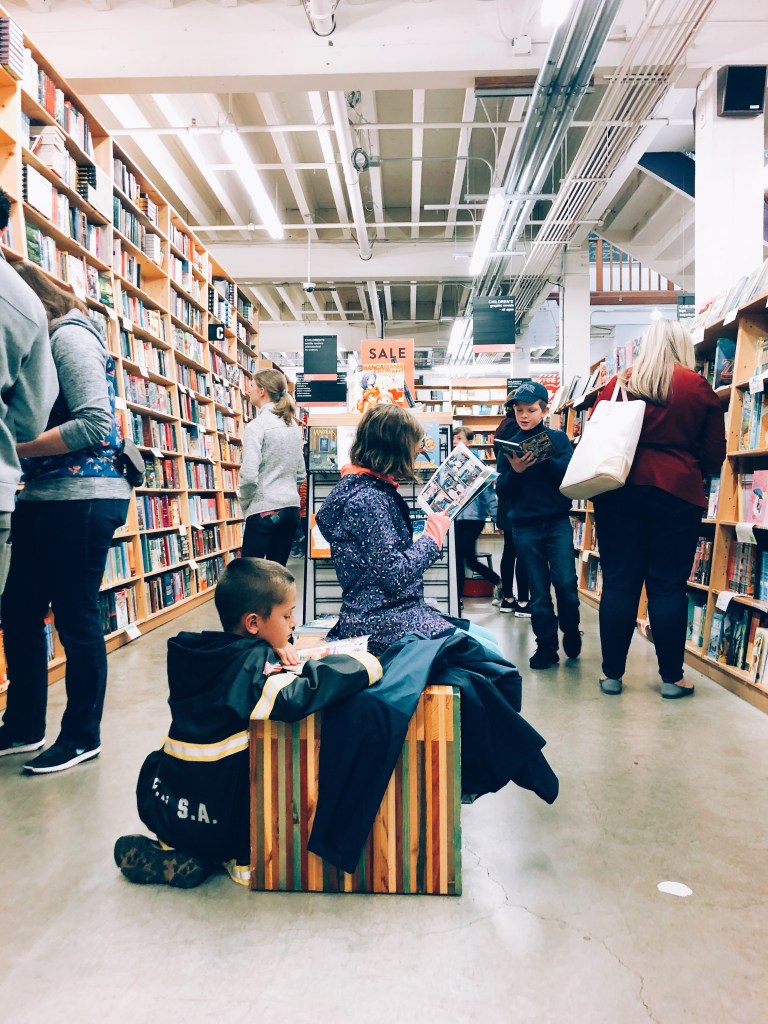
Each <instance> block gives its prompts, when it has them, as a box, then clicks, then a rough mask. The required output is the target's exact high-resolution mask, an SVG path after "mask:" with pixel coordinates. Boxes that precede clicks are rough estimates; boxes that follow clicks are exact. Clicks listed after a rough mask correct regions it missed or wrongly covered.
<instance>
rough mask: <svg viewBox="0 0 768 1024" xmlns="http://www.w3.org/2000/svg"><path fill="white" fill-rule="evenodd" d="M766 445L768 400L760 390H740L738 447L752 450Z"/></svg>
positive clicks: (767, 435) (767, 438)
mask: <svg viewBox="0 0 768 1024" xmlns="http://www.w3.org/2000/svg"><path fill="white" fill-rule="evenodd" d="M767 446H768V401H766V400H765V394H764V392H762V391H756V392H755V393H754V394H753V393H752V392H751V391H749V390H746V391H743V392H742V406H741V425H740V428H739V448H740V449H741V450H742V451H754V450H755V449H756V448H765V447H767Z"/></svg>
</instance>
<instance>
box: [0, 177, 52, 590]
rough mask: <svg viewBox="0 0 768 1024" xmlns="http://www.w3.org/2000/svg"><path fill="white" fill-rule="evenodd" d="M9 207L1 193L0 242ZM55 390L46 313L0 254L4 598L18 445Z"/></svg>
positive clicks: (37, 427) (0, 559) (0, 564)
mask: <svg viewBox="0 0 768 1024" xmlns="http://www.w3.org/2000/svg"><path fill="white" fill-rule="evenodd" d="M10 207H11V204H10V200H9V198H8V196H7V195H6V194H5V192H3V190H2V189H0V238H1V237H2V235H3V232H4V231H5V229H6V228H7V226H8V218H9V213H10ZM56 390H57V383H56V370H55V368H54V365H53V360H52V358H51V346H50V342H49V340H48V321H47V319H46V316H45V310H44V309H43V307H42V305H41V303H40V300H39V299H38V298H37V296H36V295H35V294H34V292H33V291H32V290H31V289H30V288H29V287H28V286H27V285H26V284H24V282H23V281H22V280H21V278H20V277H19V275H18V274H16V273H15V272H14V271H13V270H12V269H11V268H10V266H9V265H8V263H7V262H6V259H5V256H4V255H3V250H2V249H0V594H1V593H2V592H3V587H4V586H5V580H6V578H7V576H8V567H9V565H10V561H11V547H10V545H11V512H12V511H13V506H14V503H15V500H16V490H17V488H18V486H19V481H20V479H21V468H20V466H19V457H18V455H17V454H16V442H17V441H31V440H32V439H33V438H35V437H37V435H38V434H39V433H40V432H41V431H42V430H44V429H45V424H46V422H47V420H48V413H49V412H50V411H51V406H52V405H53V400H54V398H55V397H56Z"/></svg>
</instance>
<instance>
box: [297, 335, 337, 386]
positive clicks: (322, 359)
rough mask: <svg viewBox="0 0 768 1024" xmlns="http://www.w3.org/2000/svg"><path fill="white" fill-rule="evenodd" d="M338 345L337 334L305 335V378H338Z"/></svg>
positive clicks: (309, 379) (311, 379) (308, 379)
mask: <svg viewBox="0 0 768 1024" xmlns="http://www.w3.org/2000/svg"><path fill="white" fill-rule="evenodd" d="M337 362H338V345H337V337H336V335H335V334H305V335H304V380H306V381H313V380H333V381H335V380H336V364H337Z"/></svg>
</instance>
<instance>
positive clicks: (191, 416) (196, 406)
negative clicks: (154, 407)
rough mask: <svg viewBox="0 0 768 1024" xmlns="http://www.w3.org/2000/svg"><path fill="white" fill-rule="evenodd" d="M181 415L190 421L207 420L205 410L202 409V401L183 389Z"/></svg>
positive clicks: (180, 396)
mask: <svg viewBox="0 0 768 1024" xmlns="http://www.w3.org/2000/svg"><path fill="white" fill-rule="evenodd" d="M179 415H180V416H181V418H182V419H183V420H188V421H189V422H190V423H204V422H205V411H204V410H203V409H201V407H200V403H199V402H198V401H197V399H196V398H191V397H190V396H189V395H188V394H187V393H186V392H182V391H181V390H180V391H179Z"/></svg>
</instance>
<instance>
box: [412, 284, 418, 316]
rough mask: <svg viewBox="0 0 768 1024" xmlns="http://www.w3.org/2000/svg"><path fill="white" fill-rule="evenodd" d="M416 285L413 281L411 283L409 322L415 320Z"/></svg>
mask: <svg viewBox="0 0 768 1024" xmlns="http://www.w3.org/2000/svg"><path fill="white" fill-rule="evenodd" d="M417 288H418V285H417V283H416V282H415V281H411V320H415V319H416V290H417Z"/></svg>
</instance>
